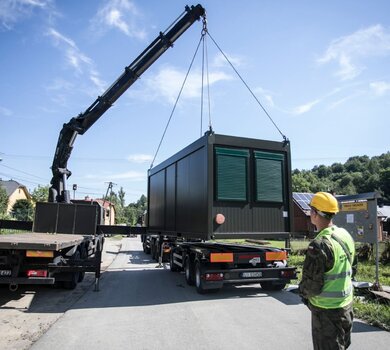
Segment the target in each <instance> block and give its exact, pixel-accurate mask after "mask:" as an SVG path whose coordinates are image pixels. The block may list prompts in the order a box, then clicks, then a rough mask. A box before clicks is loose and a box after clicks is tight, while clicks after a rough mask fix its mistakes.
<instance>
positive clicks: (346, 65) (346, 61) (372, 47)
mask: <svg viewBox="0 0 390 350" xmlns="http://www.w3.org/2000/svg"><path fill="white" fill-rule="evenodd" d="M389 54H390V31H389V30H388V29H385V28H383V27H382V26H381V25H379V24H378V25H375V26H371V27H369V28H365V29H362V30H358V31H356V32H355V33H352V34H350V35H347V36H343V37H340V38H338V39H335V40H333V41H332V42H331V43H330V45H329V47H328V48H327V50H326V52H325V54H324V55H323V56H322V57H320V58H319V59H318V60H317V62H318V63H320V64H325V63H329V62H332V61H335V62H336V63H338V65H339V69H338V71H337V72H336V76H338V77H339V78H340V79H341V80H349V79H353V78H355V77H357V76H358V75H359V74H360V73H361V72H362V71H363V70H364V69H365V68H366V67H365V66H364V64H363V62H362V61H363V59H364V58H365V57H369V56H371V57H375V56H385V55H389Z"/></svg>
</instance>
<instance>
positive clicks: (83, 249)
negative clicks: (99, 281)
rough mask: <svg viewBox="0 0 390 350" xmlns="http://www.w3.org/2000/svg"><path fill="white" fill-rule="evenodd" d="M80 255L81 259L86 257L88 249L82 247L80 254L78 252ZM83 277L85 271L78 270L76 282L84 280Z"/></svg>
mask: <svg viewBox="0 0 390 350" xmlns="http://www.w3.org/2000/svg"><path fill="white" fill-rule="evenodd" d="M80 256H81V259H82V260H85V259H87V257H88V251H87V248H86V247H82V248H81V254H80ZM84 277H85V272H80V274H79V279H78V282H79V283H80V282H82V281H83V280H84Z"/></svg>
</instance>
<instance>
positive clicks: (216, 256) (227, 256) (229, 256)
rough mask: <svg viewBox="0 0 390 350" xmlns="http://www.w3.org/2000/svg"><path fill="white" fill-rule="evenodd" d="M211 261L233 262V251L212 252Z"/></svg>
mask: <svg viewBox="0 0 390 350" xmlns="http://www.w3.org/2000/svg"><path fill="white" fill-rule="evenodd" d="M210 262H212V263H215V262H233V253H211V254H210Z"/></svg>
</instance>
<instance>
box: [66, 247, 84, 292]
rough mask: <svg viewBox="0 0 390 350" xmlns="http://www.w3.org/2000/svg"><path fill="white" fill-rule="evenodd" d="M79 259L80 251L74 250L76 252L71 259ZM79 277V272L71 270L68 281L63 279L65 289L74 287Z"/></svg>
mask: <svg viewBox="0 0 390 350" xmlns="http://www.w3.org/2000/svg"><path fill="white" fill-rule="evenodd" d="M79 259H80V251H78V250H76V252H75V253H74V254H73V255H72V257H71V260H79ZM79 278H80V272H72V273H71V280H70V281H64V282H63V286H64V288H65V289H75V288H76V286H77V283H78V281H79Z"/></svg>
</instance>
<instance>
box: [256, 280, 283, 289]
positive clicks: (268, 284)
mask: <svg viewBox="0 0 390 350" xmlns="http://www.w3.org/2000/svg"><path fill="white" fill-rule="evenodd" d="M260 286H261V288H262V289H264V290H269V291H271V290H282V289H284V288H285V287H286V283H275V282H272V281H264V282H260Z"/></svg>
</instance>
